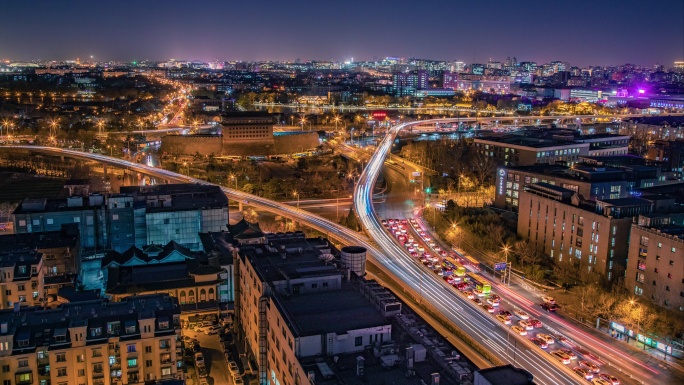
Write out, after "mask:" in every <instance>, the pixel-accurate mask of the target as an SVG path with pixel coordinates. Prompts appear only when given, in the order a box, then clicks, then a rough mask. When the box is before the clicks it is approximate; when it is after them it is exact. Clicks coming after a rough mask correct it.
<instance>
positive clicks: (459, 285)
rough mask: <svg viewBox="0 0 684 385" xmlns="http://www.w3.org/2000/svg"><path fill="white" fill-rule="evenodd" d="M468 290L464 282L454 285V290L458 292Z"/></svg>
mask: <svg viewBox="0 0 684 385" xmlns="http://www.w3.org/2000/svg"><path fill="white" fill-rule="evenodd" d="M467 288H468V284H467V283H465V282H459V283H457V284H456V289H458V290H465V289H467Z"/></svg>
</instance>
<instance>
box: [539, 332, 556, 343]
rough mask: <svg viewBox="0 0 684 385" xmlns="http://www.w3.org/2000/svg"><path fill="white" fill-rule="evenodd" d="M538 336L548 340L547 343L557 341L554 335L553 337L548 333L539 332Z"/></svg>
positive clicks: (545, 340)
mask: <svg viewBox="0 0 684 385" xmlns="http://www.w3.org/2000/svg"><path fill="white" fill-rule="evenodd" d="M537 338H539V339H540V340H542V341H544V342H546V343H547V344H549V345H551V344H552V343H554V342H555V341H554V339H553V337H551V336H550V335H548V334H543V333H539V334H537Z"/></svg>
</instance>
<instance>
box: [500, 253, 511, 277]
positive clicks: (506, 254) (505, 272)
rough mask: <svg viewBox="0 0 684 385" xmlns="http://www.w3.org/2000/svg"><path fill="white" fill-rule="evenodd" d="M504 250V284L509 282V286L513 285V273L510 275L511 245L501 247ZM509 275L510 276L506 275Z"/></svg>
mask: <svg viewBox="0 0 684 385" xmlns="http://www.w3.org/2000/svg"><path fill="white" fill-rule="evenodd" d="M501 250H503V252H504V255H505V256H506V270H504V276H503V279H504V284H507V285H508V286H510V285H511V275H510V268H509V266H508V252H509V251H510V247H509V246H508V245H504V246H503V248H502V249H501ZM507 275H508V277H506V276H507Z"/></svg>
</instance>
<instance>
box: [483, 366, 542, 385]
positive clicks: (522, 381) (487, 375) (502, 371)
mask: <svg viewBox="0 0 684 385" xmlns="http://www.w3.org/2000/svg"><path fill="white" fill-rule="evenodd" d="M473 384H474V385H534V378H533V376H532V374H531V373H530V372H528V371H526V370H524V369H520V368H516V367H514V366H513V365H504V366H495V367H493V368H488V369H482V370H478V371H476V372H475V377H474V379H473Z"/></svg>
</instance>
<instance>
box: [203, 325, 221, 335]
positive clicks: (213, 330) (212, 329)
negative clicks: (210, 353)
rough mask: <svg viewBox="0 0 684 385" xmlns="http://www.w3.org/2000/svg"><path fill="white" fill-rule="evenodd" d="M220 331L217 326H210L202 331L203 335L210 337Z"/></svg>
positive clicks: (219, 327)
mask: <svg viewBox="0 0 684 385" xmlns="http://www.w3.org/2000/svg"><path fill="white" fill-rule="evenodd" d="M220 330H221V326H219V325H214V326H210V327H208V328H206V329H204V334H206V335H209V336H210V335H214V334H218V332H219V331H220Z"/></svg>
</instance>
